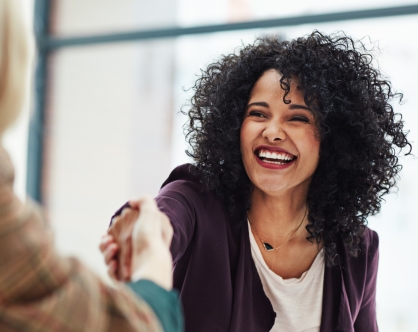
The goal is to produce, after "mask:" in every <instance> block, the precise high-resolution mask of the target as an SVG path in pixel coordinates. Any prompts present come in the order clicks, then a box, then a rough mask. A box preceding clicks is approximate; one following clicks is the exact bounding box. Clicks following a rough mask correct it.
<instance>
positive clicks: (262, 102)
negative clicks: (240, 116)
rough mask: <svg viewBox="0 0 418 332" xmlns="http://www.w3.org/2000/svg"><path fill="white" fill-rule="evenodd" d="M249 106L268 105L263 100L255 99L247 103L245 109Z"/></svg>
mask: <svg viewBox="0 0 418 332" xmlns="http://www.w3.org/2000/svg"><path fill="white" fill-rule="evenodd" d="M251 106H263V107H267V108H268V107H270V105H269V104H267V103H266V102H265V101H255V102H253V103H249V104H248V105H247V109H249V108H250V107H251Z"/></svg>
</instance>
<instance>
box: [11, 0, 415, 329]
mask: <svg viewBox="0 0 418 332" xmlns="http://www.w3.org/2000/svg"><path fill="white" fill-rule="evenodd" d="M25 1H26V2H27V11H28V13H30V14H28V15H29V16H30V17H31V19H32V20H33V19H34V23H35V26H36V28H37V31H38V41H39V42H40V44H39V45H43V46H42V47H41V48H40V52H39V53H38V64H36V63H35V64H34V81H35V80H36V82H37V83H36V85H35V87H34V88H33V93H32V96H31V98H30V100H28V102H27V107H26V110H25V112H24V115H23V116H22V117H21V118H20V119H19V121H18V123H17V124H16V125H15V126H14V128H12V130H10V132H9V133H8V134H7V136H6V137H5V145H6V147H7V148H8V150H9V151H10V153H11V155H12V159H13V160H14V163H15V165H16V169H17V181H16V191H17V192H18V194H19V196H20V197H22V199H24V198H25V197H26V195H27V193H29V194H30V195H31V196H32V197H35V198H36V199H39V200H41V201H42V203H43V205H44V206H45V213H46V214H47V217H48V219H49V220H50V221H51V224H52V226H53V228H54V230H55V233H56V244H57V246H58V248H59V250H60V251H61V252H63V253H65V254H71V255H75V256H77V257H78V258H79V259H81V260H82V261H84V262H85V263H86V264H87V265H89V266H90V267H91V268H92V269H94V270H95V271H96V272H97V273H98V274H100V275H101V276H103V278H106V269H105V265H104V263H103V259H102V257H101V254H100V253H99V250H98V243H99V239H100V236H101V235H102V234H104V233H105V232H106V229H107V226H108V223H109V219H110V216H111V215H112V214H113V212H114V211H115V210H116V209H117V208H118V207H119V206H120V205H122V204H123V203H124V202H125V201H126V200H127V199H129V198H131V197H134V196H138V195H142V194H144V193H150V194H152V195H155V194H157V192H158V189H159V187H160V185H161V183H162V182H163V181H164V179H165V178H166V177H167V176H168V174H169V172H170V171H171V169H172V168H173V167H175V166H176V165H179V164H181V163H185V162H189V161H190V160H188V158H187V156H186V155H185V153H184V150H185V149H186V148H187V145H186V143H185V140H184V136H183V130H182V125H183V124H184V123H185V121H186V120H187V119H186V117H185V116H184V115H182V114H181V113H179V111H180V109H181V107H182V106H183V105H187V100H188V99H189V98H190V96H191V94H192V91H191V90H190V88H191V87H192V86H193V83H194V81H195V80H196V78H197V77H198V76H199V72H200V69H201V68H205V67H206V66H207V65H208V64H209V63H211V62H212V61H213V60H215V59H217V58H219V56H220V55H221V54H227V53H231V52H233V51H234V50H236V48H237V47H239V46H241V45H243V44H248V43H251V42H253V41H254V39H255V37H257V36H262V35H265V34H278V35H280V36H282V37H284V38H294V37H298V36H302V35H305V34H308V33H310V32H312V30H313V29H318V30H320V31H322V32H325V33H332V32H337V31H340V30H342V31H344V32H346V33H347V34H349V35H351V36H353V37H355V38H357V39H362V38H364V39H363V41H364V42H366V43H367V44H368V45H370V46H372V45H375V46H378V47H379V49H380V50H379V51H376V52H374V54H375V55H376V56H377V61H378V63H376V65H378V66H379V67H380V68H381V70H382V72H383V73H384V74H385V75H386V76H387V77H389V78H390V79H391V80H392V82H393V86H394V88H395V90H397V91H399V92H403V93H404V100H403V102H402V103H401V104H399V103H395V104H394V107H395V110H396V111H397V112H399V113H401V114H402V116H403V118H404V120H405V126H406V128H407V129H409V130H410V134H409V139H410V141H412V142H417V139H418V126H417V122H418V112H417V105H418V93H417V92H416V86H417V83H416V81H417V77H418V65H417V59H418V43H417V37H416V31H418V15H417V14H412V15H402V16H397V15H389V16H387V17H380V18H367V19H350V20H340V21H336V20H334V21H333V22H328V23H315V24H314V23H310V24H304V22H306V21H303V20H302V22H301V23H300V24H296V25H287V26H280V27H269V28H257V29H241V30H236V31H218V32H210V33H204V34H194V35H181V36H177V37H174V38H151V39H142V40H135V39H134V38H132V40H130V41H124V42H120V41H119V42H118V41H117V39H118V38H114V39H115V40H116V41H115V42H104V43H96V44H95V43H91V42H89V38H86V39H84V42H83V43H84V44H83V45H75V44H76V43H73V44H74V45H70V44H71V43H67V45H64V46H63V44H62V45H61V46H62V47H58V46H57V47H56V48H54V46H51V45H53V44H50V46H49V48H47V46H45V45H47V44H45V40H46V39H45V37H47V38H49V40H52V41H54V40H55V41H59V40H67V41H68V40H70V41H71V38H73V37H90V36H101V35H105V36H109V35H110V36H112V35H113V36H115V34H116V35H117V34H123V33H126V32H129V31H149V30H155V29H169V30H170V28H174V27H176V28H188V27H196V26H202V25H224V24H229V23H234V22H252V21H259V20H268V19H280V18H292V17H298V16H306V17H310V16H312V15H320V14H327V13H344V12H351V11H361V10H370V9H379V8H386V7H393V6H407V5H416V4H417V3H414V1H407V0H404V1H399V2H396V3H395V2H394V1H388V0H379V1H378V0H369V1H367V2H366V1H360V0H351V1H345V2H339V1H338V2H337V1H331V0H317V1H315V2H313V1H305V0H299V1H294V2H291V3H288V2H287V3H281V2H279V1H277V0H276V1H274V0H212V1H203V0H153V1H146V0H118V1H114V0H55V1H53V0H49V1H48V0H39V1H38V0H36V1H35V2H36V4H35V3H34V0H25ZM35 5H36V6H35ZM33 13H35V15H33ZM225 30H226V28H225ZM125 37H126V36H125ZM91 40H92V39H90V41H91ZM78 41H80V39H78ZM42 43H44V44H42ZM35 68H37V69H36V71H35ZM185 107H186V109H187V106H185ZM30 123H32V125H31V129H30V130H29V128H30V125H29V124H30ZM28 142H29V145H28ZM28 146H29V147H28ZM415 148H416V147H415ZM416 153H417V152H416V151H415V154H416ZM401 160H402V163H403V165H404V169H403V171H402V174H401V179H400V181H399V185H398V187H399V190H398V191H397V192H394V193H392V194H390V195H388V196H387V197H386V203H385V204H384V205H383V208H382V211H381V213H380V214H379V215H378V216H376V217H373V218H370V219H369V226H370V227H371V228H372V229H374V230H376V231H377V232H378V233H379V236H380V266H379V275H378V293H377V301H378V302H377V309H378V322H379V326H380V330H381V331H388V332H389V331H390V332H392V331H418V309H417V306H416V305H415V303H416V299H417V298H418V286H417V280H418V264H417V262H418V260H417V258H416V255H415V251H416V250H417V248H418V247H417V236H416V234H418V222H417V221H418V218H417V217H416V210H415V208H416V204H417V203H416V202H418V189H417V187H418V160H417V158H416V157H413V156H409V157H401ZM37 167H39V169H38V168H37ZM413 202H415V203H413Z"/></svg>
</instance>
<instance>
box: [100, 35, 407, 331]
mask: <svg viewBox="0 0 418 332" xmlns="http://www.w3.org/2000/svg"><path fill="white" fill-rule="evenodd" d="M372 60H373V58H372V56H371V55H370V54H369V53H368V52H367V51H366V49H365V48H364V47H363V45H362V44H361V43H357V42H355V41H353V40H352V39H351V38H350V37H348V36H346V35H344V34H337V35H333V36H325V35H323V34H321V33H319V32H317V31H314V32H313V33H312V34H311V35H309V36H306V37H302V38H298V39H296V40H292V41H281V40H278V39H277V38H275V37H265V38H261V39H258V40H257V41H256V42H255V43H254V44H253V45H248V46H246V47H244V48H242V49H241V50H240V51H239V52H238V53H237V54H230V55H226V56H223V57H222V58H221V59H220V60H219V61H218V62H215V63H213V64H211V65H209V67H208V68H207V69H206V70H205V71H203V72H202V76H201V77H200V78H199V79H198V80H197V82H196V84H195V86H194V89H195V94H194V96H193V98H192V100H191V102H192V105H191V109H190V110H189V111H188V115H189V118H190V121H189V124H188V126H187V138H188V141H189V144H190V146H191V148H190V150H189V152H188V154H189V156H191V157H192V158H193V159H194V165H182V166H180V167H178V168H176V169H175V170H174V171H173V172H172V173H171V174H170V176H169V178H168V179H167V180H166V182H165V183H164V184H163V186H162V188H161V191H160V193H159V195H158V196H157V203H158V206H159V208H160V210H161V211H163V212H164V213H165V214H166V215H167V216H168V217H169V219H170V221H171V223H172V225H173V229H174V237H173V242H172V245H171V253H172V255H173V260H174V287H175V288H177V289H178V290H179V291H180V297H181V300H182V303H183V306H184V311H185V322H186V330H187V331H298V332H299V331H310V332H312V331H322V332H323V331H337V330H344V331H354V330H356V331H372V332H373V331H377V322H376V302H375V297H376V277H377V265H378V242H379V240H378V236H377V234H376V233H375V232H374V231H372V230H370V229H369V228H367V227H366V223H367V217H368V216H370V215H373V214H376V213H377V212H379V210H380V205H381V201H382V199H383V198H382V197H383V196H384V195H385V194H386V193H388V192H389V190H390V189H391V188H392V187H393V186H395V184H396V176H397V175H398V173H399V171H400V169H401V165H399V163H398V158H397V154H396V153H395V151H396V149H402V148H405V147H407V148H408V147H410V144H409V142H408V140H407V138H406V133H405V132H404V130H403V122H402V121H401V119H400V118H399V117H397V115H396V114H395V113H394V112H393V108H392V106H391V105H390V102H391V100H392V99H393V98H395V97H401V95H400V94H396V93H394V92H393V90H392V88H391V84H390V82H389V81H387V80H385V79H384V78H383V77H382V76H381V74H380V72H379V71H378V70H377V69H376V68H374V67H373V66H372ZM408 150H409V149H408ZM408 152H409V151H407V153H408ZM116 240H118V244H117V245H118V246H119V247H121V246H122V248H123V246H125V245H129V243H127V242H122V241H119V239H116ZM112 245H113V246H114V245H116V244H115V243H112ZM103 251H104V253H105V257H106V262H107V264H108V265H109V266H113V267H114V269H113V271H111V272H112V273H115V272H117V270H116V267H117V265H116V264H115V263H116V260H117V256H116V254H114V255H110V254H109V250H106V249H104V250H103ZM119 258H120V262H119V264H121V265H122V267H123V266H124V264H125V263H124V258H123V257H119ZM121 270H122V271H123V269H121ZM121 277H122V278H129V276H128V275H122V276H121Z"/></svg>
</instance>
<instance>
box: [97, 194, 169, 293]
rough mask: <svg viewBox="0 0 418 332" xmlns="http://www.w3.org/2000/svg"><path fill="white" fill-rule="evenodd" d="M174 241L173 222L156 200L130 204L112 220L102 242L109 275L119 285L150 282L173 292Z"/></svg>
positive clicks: (149, 198)
mask: <svg viewBox="0 0 418 332" xmlns="http://www.w3.org/2000/svg"><path fill="white" fill-rule="evenodd" d="M172 237H173V228H172V227H171V224H170V221H169V219H168V218H167V216H166V215H165V214H164V213H162V212H161V211H160V210H159V209H158V207H157V204H156V203H155V201H154V199H153V198H151V197H148V196H145V197H142V198H139V199H133V200H131V201H129V203H128V205H127V207H125V208H124V209H123V210H122V212H121V214H119V215H117V216H115V217H114V218H113V219H112V224H111V226H110V227H109V229H108V231H107V234H106V235H104V236H102V239H101V242H100V246H99V248H100V251H101V252H102V254H103V256H104V259H105V263H106V266H107V268H108V274H109V275H110V277H111V278H112V279H115V280H119V281H132V282H135V281H137V280H139V279H148V280H151V281H153V282H155V283H156V284H158V285H159V286H161V287H163V288H165V289H167V290H171V288H172V286H173V281H172V267H173V261H172V257H171V253H170V244H171V239H172Z"/></svg>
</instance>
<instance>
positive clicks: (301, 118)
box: [290, 116, 309, 123]
mask: <svg viewBox="0 0 418 332" xmlns="http://www.w3.org/2000/svg"><path fill="white" fill-rule="evenodd" d="M290 121H299V122H303V123H308V122H309V119H308V118H305V117H304V116H294V117H293V118H291V119H290Z"/></svg>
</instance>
